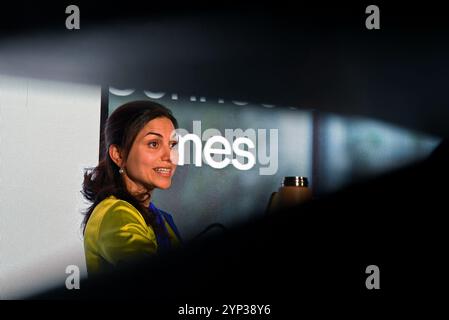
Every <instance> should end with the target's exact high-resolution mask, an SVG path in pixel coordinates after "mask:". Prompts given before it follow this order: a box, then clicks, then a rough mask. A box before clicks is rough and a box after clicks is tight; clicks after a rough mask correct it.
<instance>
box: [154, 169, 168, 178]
mask: <svg viewBox="0 0 449 320" xmlns="http://www.w3.org/2000/svg"><path fill="white" fill-rule="evenodd" d="M154 171H156V173H157V174H159V175H161V176H163V177H170V176H171V173H172V169H169V168H155V169H154Z"/></svg>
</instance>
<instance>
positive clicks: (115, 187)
mask: <svg viewBox="0 0 449 320" xmlns="http://www.w3.org/2000/svg"><path fill="white" fill-rule="evenodd" d="M161 117H162V118H168V119H169V120H171V122H172V123H173V126H174V127H175V128H178V122H177V121H176V119H175V117H174V116H173V114H172V113H171V111H170V110H169V109H168V108H166V107H164V106H162V105H161V104H158V103H156V102H152V101H149V100H142V101H132V102H128V103H125V104H123V105H121V106H120V107H118V108H117V109H116V110H115V111H114V112H113V113H112V114H111V115H110V116H109V118H108V119H107V120H106V125H105V128H104V132H102V137H101V140H102V141H101V145H102V146H103V147H102V148H103V150H102V157H101V159H100V161H99V163H98V165H97V166H96V167H94V168H87V169H86V170H85V172H84V181H83V189H82V191H81V193H82V194H83V196H84V198H86V199H87V200H88V201H89V202H91V203H92V205H91V206H90V207H89V208H88V209H87V210H86V211H85V213H84V220H83V223H82V228H83V233H84V231H85V230H86V225H87V222H88V221H89V218H90V216H91V214H92V212H93V211H94V209H95V207H96V206H97V205H98V204H99V203H100V202H101V201H103V200H104V199H106V198H107V197H109V196H111V195H113V196H115V197H116V198H118V199H121V200H125V201H127V202H129V203H130V204H132V205H133V206H134V207H136V209H138V210H139V212H140V214H141V215H142V216H143V218H144V219H145V221H146V223H147V224H148V225H149V226H151V227H152V228H153V230H154V231H155V232H156V233H158V232H162V230H159V229H160V226H159V225H158V224H156V223H155V216H154V215H153V214H152V213H151V212H150V211H149V210H148V208H145V207H144V206H143V205H142V204H141V203H140V201H139V200H138V198H137V197H135V196H133V195H131V194H130V193H129V192H128V190H127V189H126V186H125V183H124V181H123V179H122V177H121V175H120V173H119V171H118V170H119V167H118V166H117V165H116V164H115V163H114V161H112V159H111V157H110V156H109V151H108V150H109V146H111V145H114V144H115V145H117V146H118V147H119V149H120V150H121V151H122V152H123V158H124V159H126V158H127V157H128V154H129V151H130V149H131V146H132V144H133V143H134V140H135V139H136V136H137V134H138V133H139V131H140V130H141V129H142V128H143V127H144V126H145V125H146V124H147V123H148V122H149V121H151V120H153V119H156V118H161Z"/></svg>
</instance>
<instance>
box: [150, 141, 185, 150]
mask: <svg viewBox="0 0 449 320" xmlns="http://www.w3.org/2000/svg"><path fill="white" fill-rule="evenodd" d="M177 145H178V142H176V141H174V142H170V149H173V148H175V147H176V146H177ZM148 146H149V147H150V148H153V149H157V148H159V146H160V142H159V141H150V142H148Z"/></svg>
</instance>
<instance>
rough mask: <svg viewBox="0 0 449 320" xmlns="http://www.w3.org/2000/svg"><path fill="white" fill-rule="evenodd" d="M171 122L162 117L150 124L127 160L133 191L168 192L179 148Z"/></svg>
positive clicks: (127, 177)
mask: <svg viewBox="0 0 449 320" xmlns="http://www.w3.org/2000/svg"><path fill="white" fill-rule="evenodd" d="M174 130H175V128H174V126H173V123H172V122H171V121H170V119H168V118H165V117H160V118H156V119H153V120H151V121H150V122H148V123H147V124H146V125H145V126H144V127H143V128H142V130H140V132H139V133H138V134H137V136H136V139H135V140H134V142H133V145H132V146H131V149H130V151H129V154H128V158H127V160H126V164H125V169H126V178H125V180H126V183H127V187H128V189H131V190H130V191H133V190H134V191H151V190H153V189H154V188H159V189H167V188H169V187H170V185H171V179H172V177H173V174H174V173H175V169H176V164H174V163H173V162H172V160H171V159H176V158H173V157H176V155H173V154H172V157H170V153H171V152H174V153H175V152H177V150H176V148H175V146H176V144H177V143H178V141H177V139H176V135H175V131H174Z"/></svg>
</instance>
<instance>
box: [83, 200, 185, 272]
mask: <svg viewBox="0 0 449 320" xmlns="http://www.w3.org/2000/svg"><path fill="white" fill-rule="evenodd" d="M164 222H165V226H166V228H167V231H168V234H169V239H170V243H171V245H172V246H175V247H176V246H179V243H180V241H179V239H178V237H177V236H176V234H175V232H174V230H173V229H172V228H171V227H170V225H169V224H168V223H167V221H166V220H165V219H164ZM157 249H158V244H157V241H156V235H155V233H154V231H153V229H152V228H151V227H150V226H148V225H147V224H146V222H145V220H144V219H143V217H142V215H141V214H140V212H139V211H138V210H137V209H136V208H135V207H134V206H133V205H131V204H130V203H129V202H127V201H124V200H120V199H117V198H116V197H114V196H110V197H108V198H106V199H104V200H103V201H101V202H100V203H99V204H98V205H97V206H96V207H95V209H94V210H93V212H92V214H91V216H90V218H89V221H88V222H87V225H86V230H85V232H84V252H85V256H86V264H87V272H88V273H89V274H95V273H99V272H103V271H107V270H110V269H111V268H113V267H114V266H117V265H119V264H120V263H123V262H131V261H134V260H136V259H140V258H144V257H147V256H152V255H154V254H156V253H157Z"/></svg>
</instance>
